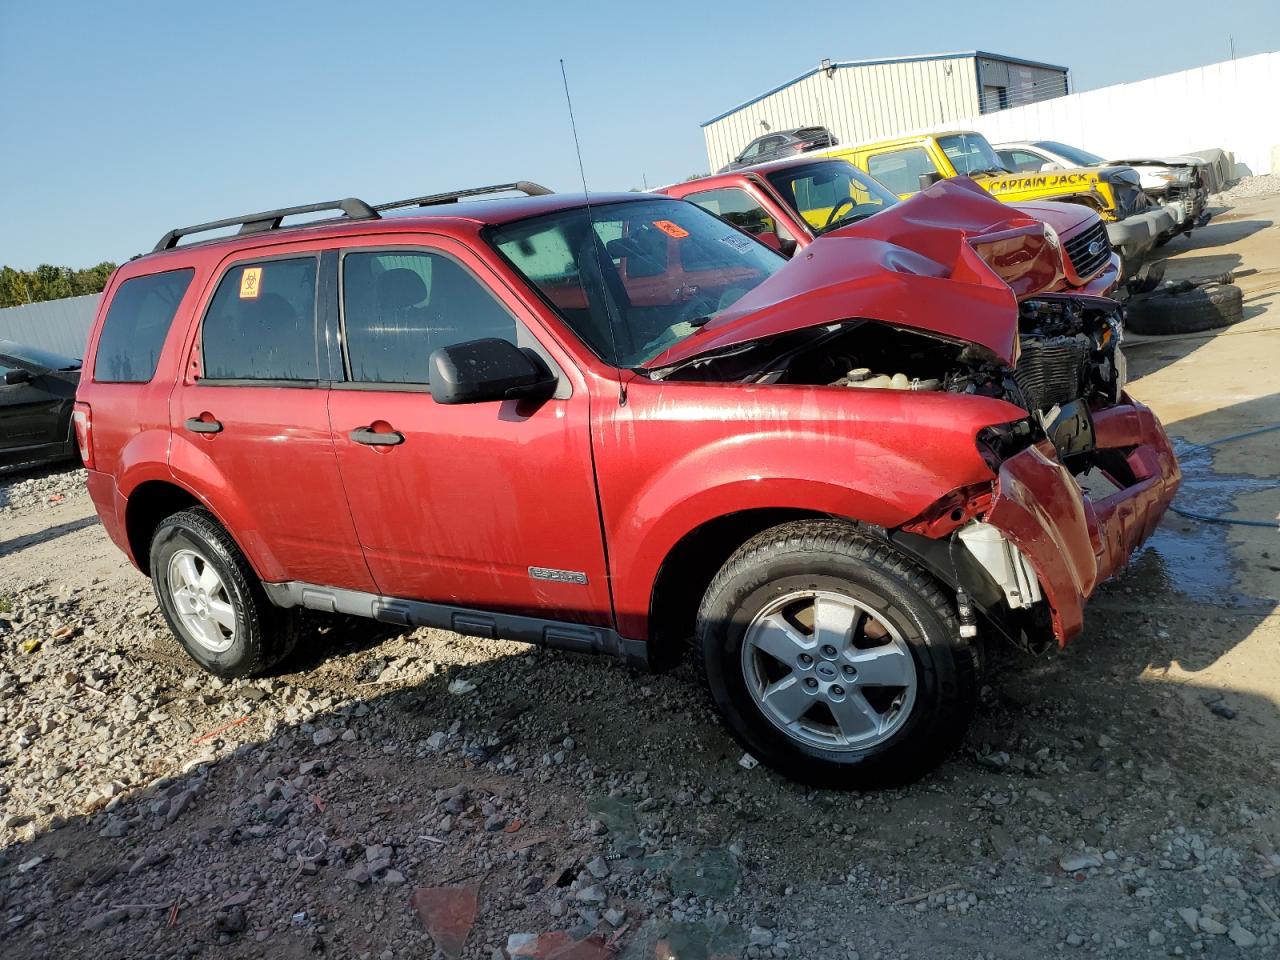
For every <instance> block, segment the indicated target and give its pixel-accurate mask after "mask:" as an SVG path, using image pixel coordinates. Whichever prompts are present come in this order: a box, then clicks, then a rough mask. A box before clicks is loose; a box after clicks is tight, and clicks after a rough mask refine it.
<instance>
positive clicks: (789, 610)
mask: <svg viewBox="0 0 1280 960" xmlns="http://www.w3.org/2000/svg"><path fill="white" fill-rule="evenodd" d="M810 594H812V596H813V597H814V599H815V601H816V603H818V604H821V605H822V609H823V610H824V612H823V613H822V614H821V617H822V619H823V620H824V621H826V622H828V623H829V624H831V625H832V630H831V632H829V633H828V634H827V635H826V636H825V637H823V638H822V640H826V639H830V638H833V637H837V636H839V637H843V640H842V641H839V642H840V643H842V644H843V646H842V647H841V649H840V650H839V651H836V655H835V656H834V657H828V655H827V654H826V653H824V652H822V651H823V649H824V648H825V647H827V646H828V644H826V643H824V642H821V641H819V638H818V635H817V633H816V632H814V633H812V634H811V635H810V636H808V637H805V636H804V635H803V628H804V609H805V604H806V603H808V600H807V597H808V596H809V595H810ZM795 598H799V599H795ZM792 604H795V606H792ZM855 608H856V610H855V616H856V615H857V614H858V611H860V612H861V616H862V618H863V619H862V620H861V621H860V622H861V623H862V626H860V627H859V626H857V625H856V624H857V623H858V622H859V621H857V620H854V621H853V622H852V623H853V626H852V627H851V628H849V629H848V630H847V631H846V632H845V633H843V634H842V633H840V630H841V624H842V623H843V620H842V619H841V618H842V617H844V616H846V615H848V614H849V611H850V610H854V609H855ZM817 610H818V606H817V605H815V606H814V607H813V612H812V613H811V614H810V615H809V619H810V622H811V623H812V622H813V621H814V620H816V619H817V618H818V613H817ZM771 611H772V612H771ZM780 620H781V621H784V622H786V623H787V624H788V625H789V626H790V627H791V628H792V629H791V631H790V632H786V631H778V630H776V629H774V627H773V626H772V624H776V623H778V622H779V621H780ZM797 627H798V628H799V629H798V630H797V629H796V628H797ZM873 627H874V630H873ZM783 633H785V634H786V636H787V637H788V638H789V637H791V636H792V634H795V633H799V634H800V636H801V639H802V640H804V641H805V642H809V643H812V644H813V645H812V646H811V647H808V648H805V649H808V650H809V651H811V652H812V654H813V655H812V656H811V657H810V660H811V661H813V666H811V667H803V666H799V660H802V659H803V657H804V656H806V655H807V654H805V653H800V654H798V658H799V659H798V660H797V661H796V663H797V667H796V668H795V669H791V670H790V676H791V677H792V678H794V680H795V683H800V682H803V683H804V684H806V685H810V686H812V684H811V681H812V683H813V684H817V685H818V687H820V688H821V692H820V695H816V696H812V697H811V699H812V702H813V704H814V706H813V707H811V708H804V709H807V710H808V712H807V713H805V714H804V715H803V716H801V717H800V718H799V720H797V721H796V722H795V725H794V726H795V727H798V728H799V729H796V728H784V725H783V720H782V719H780V718H779V716H778V712H777V711H775V712H773V713H772V714H771V712H770V711H771V710H774V708H772V707H769V708H767V707H766V706H765V705H764V703H765V701H766V699H768V698H766V697H763V696H762V695H761V692H760V691H761V688H762V687H763V688H764V689H765V690H766V691H774V693H771V694H770V696H772V697H775V699H773V700H769V702H770V703H776V702H778V701H777V700H776V696H775V695H776V692H777V691H779V690H781V691H782V692H784V693H788V694H790V695H792V696H793V698H798V696H799V694H798V693H797V692H796V691H797V689H798V688H797V687H796V686H795V683H791V684H789V685H788V675H787V672H786V671H787V668H785V667H783V662H784V661H783V660H781V659H776V658H775V653H772V652H771V653H764V652H763V650H762V649H761V647H760V646H759V644H760V643H768V645H770V646H771V647H772V646H773V645H774V644H773V642H772V640H770V639H769V638H775V639H776V638H777V637H778V636H781V635H782V634H783ZM753 638H755V639H754V640H753ZM761 638H764V639H761ZM697 642H698V645H699V647H700V652H701V663H702V666H703V670H704V672H705V678H706V682H707V686H708V689H709V690H710V693H711V698H712V700H713V701H714V703H715V706H716V708H717V710H718V711H719V713H720V715H721V717H722V718H723V720H724V722H725V724H726V725H727V726H728V728H729V730H730V732H731V733H732V734H733V735H734V737H735V738H736V739H737V740H738V741H739V742H740V743H741V744H742V745H743V747H745V748H746V750H747V751H748V752H750V753H751V754H752V755H753V756H755V757H756V758H757V759H759V760H761V761H762V762H764V763H766V764H768V765H769V766H770V767H772V768H774V769H775V770H777V771H779V772H780V773H782V774H784V775H786V776H788V777H790V778H792V779H794V780H799V781H801V782H804V783H808V784H812V785H816V786H823V787H840V788H868V787H885V786H894V785H900V784H904V783H909V782H911V781H913V780H916V779H918V778H919V777H921V776H923V775H924V774H925V773H927V772H928V771H929V770H931V769H932V768H933V767H934V766H936V765H937V764H938V763H940V762H941V761H942V760H943V759H944V758H945V757H946V756H947V755H948V754H950V753H951V752H952V751H953V750H954V749H955V748H956V747H957V746H959V744H960V742H961V741H962V739H963V738H964V734H965V731H966V729H967V728H968V726H969V723H970V721H971V720H972V718H973V713H974V709H975V707H976V704H977V700H978V681H979V674H980V671H979V655H978V650H977V648H976V647H975V646H974V644H973V643H972V642H971V641H969V640H965V639H962V638H961V637H960V632H959V626H958V624H957V621H956V617H955V614H954V612H953V610H952V605H951V602H950V600H949V599H948V597H947V595H946V594H944V592H943V590H942V588H941V586H940V585H939V583H938V582H937V581H936V580H934V579H933V578H931V577H930V576H928V575H927V574H926V573H924V571H922V570H920V569H919V568H917V567H916V566H915V565H914V564H913V563H911V562H910V561H908V560H907V559H906V558H905V557H903V556H902V555H901V554H899V553H898V552H897V551H895V550H894V549H893V548H892V547H890V546H888V545H887V544H885V543H883V542H881V541H878V540H876V539H873V538H871V537H869V536H867V535H865V534H863V533H861V532H860V531H858V530H857V528H855V527H853V526H851V525H850V524H847V523H840V522H836V521H825V520H822V521H800V522H796V523H787V524H783V525H781V526H778V527H774V528H772V529H770V530H766V531H765V532H764V533H761V534H760V535H758V536H756V537H755V538H753V539H752V540H749V541H748V542H747V543H745V544H744V545H743V546H742V547H741V548H740V549H739V550H738V551H737V552H736V553H735V554H734V555H733V556H732V557H730V558H729V560H728V561H727V562H726V563H725V565H724V567H723V568H722V569H721V570H720V572H719V574H717V575H716V577H715V579H714V580H713V581H712V582H711V586H710V587H708V589H707V592H706V595H705V597H704V598H703V602H702V606H701V609H700V610H699V612H698V623H697ZM789 644H790V640H789V639H788V640H784V641H782V646H783V647H785V649H786V651H787V655H788V656H790V655H791V653H792V652H793V651H794V650H796V649H801V648H797V647H793V646H790V645H789ZM835 645H836V644H834V643H833V644H831V645H830V646H832V647H834V646H835ZM744 651H745V652H744ZM858 658H870V659H858ZM871 659H874V661H875V665H878V666H874V668H873V664H872V663H871V662H870V660H871ZM846 660H849V661H850V662H846ZM850 666H853V668H854V673H855V674H856V678H855V679H854V680H853V681H849V682H845V683H842V684H841V685H839V686H837V684H836V683H835V682H834V681H833V680H832V677H833V672H835V673H834V675H835V677H836V680H839V679H840V675H839V674H838V671H847V670H848V669H849V668H850ZM884 668H888V672H887V673H886V672H885V669H884ZM823 670H826V671H827V672H826V674H825V675H820V673H819V672H820V671H823ZM876 672H879V673H881V674H882V676H881V679H882V680H886V679H889V678H890V675H892V679H894V680H895V681H896V680H897V679H898V678H899V676H900V677H901V678H902V679H904V680H909V682H910V683H911V684H914V689H912V688H911V687H909V686H904V687H903V688H902V689H900V690H899V689H897V684H896V682H895V683H893V684H891V685H888V686H876V685H875V683H874V681H875V679H876V677H875V673H876ZM908 674H909V676H908ZM844 676H845V678H846V679H847V677H848V676H849V674H845V675H844ZM868 677H870V678H871V682H870V683H868V679H867V678H868ZM850 684H852V686H850ZM864 684H868V685H864ZM779 685H782V686H779ZM814 689H817V688H814ZM855 693H856V694H860V695H861V698H862V699H861V701H858V700H857V699H856V697H855ZM793 702H795V701H794V700H793ZM798 702H801V703H805V702H808V701H803V700H800V701H798ZM859 702H860V703H861V704H863V706H855V703H859ZM895 704H896V709H895V706H894V705H895ZM867 705H869V706H871V707H872V711H873V713H874V714H876V715H877V716H881V717H882V720H881V721H880V723H881V726H879V727H872V729H871V730H869V731H868V732H867V733H866V734H865V735H863V734H861V733H858V734H857V735H851V734H849V733H848V732H847V731H846V728H845V726H844V725H843V723H842V721H840V720H837V719H836V717H837V713H836V711H837V710H838V711H839V713H840V715H841V716H843V717H845V718H846V720H848V719H849V718H850V717H852V720H853V723H852V727H857V726H858V725H860V724H862V723H863V721H865V720H866V719H867V716H868V714H867V713H865V706H867ZM781 712H783V713H786V712H787V711H781ZM790 712H795V711H794V710H792V711H790ZM828 720H829V721H832V722H825V721H828ZM840 741H843V742H840Z"/></svg>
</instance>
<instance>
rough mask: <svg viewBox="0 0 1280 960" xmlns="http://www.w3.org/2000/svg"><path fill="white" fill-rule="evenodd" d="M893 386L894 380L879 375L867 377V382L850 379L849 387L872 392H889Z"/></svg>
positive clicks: (881, 374)
mask: <svg viewBox="0 0 1280 960" xmlns="http://www.w3.org/2000/svg"><path fill="white" fill-rule="evenodd" d="M892 384H893V378H892V377H889V376H887V375H885V374H883V373H877V374H876V375H875V376H874V377H867V379H865V380H853V379H850V380H849V383H848V386H850V387H866V388H868V389H872V390H887V389H888V388H889V387H890V386H892Z"/></svg>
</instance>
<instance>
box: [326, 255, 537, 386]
mask: <svg viewBox="0 0 1280 960" xmlns="http://www.w3.org/2000/svg"><path fill="white" fill-rule="evenodd" d="M553 259H554V258H553ZM342 317H343V330H344V334H345V341H346V347H347V361H348V363H349V364H350V372H351V379H352V380H355V381H358V382H363V383H426V382H427V379H428V364H427V361H428V360H429V359H430V357H431V354H432V352H433V351H435V350H438V349H439V348H441V347H450V346H453V345H454V344H458V343H464V342H465V341H467V340H479V339H482V338H488V337H494V338H497V339H499V340H506V341H508V342H509V343H516V342H517V340H516V321H515V318H514V317H512V316H511V314H510V313H508V312H507V309H506V308H505V307H504V306H502V304H501V303H500V302H499V301H498V299H497V298H496V297H495V296H494V295H493V294H492V293H490V292H489V290H488V289H487V288H486V287H485V286H484V285H483V284H482V283H481V282H480V281H479V280H477V279H476V278H475V277H474V276H473V275H472V274H471V273H470V272H469V271H468V270H467V269H466V268H464V267H463V266H462V265H461V264H459V263H458V262H457V261H456V260H452V259H450V258H449V257H446V256H444V255H442V254H438V253H427V252H426V251H418V250H413V251H394V252H380V253H355V252H353V253H348V254H346V256H344V257H343V258H342Z"/></svg>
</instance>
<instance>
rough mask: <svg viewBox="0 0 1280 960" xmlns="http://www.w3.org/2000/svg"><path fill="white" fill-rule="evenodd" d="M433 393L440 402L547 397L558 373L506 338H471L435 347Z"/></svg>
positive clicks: (432, 364) (432, 378) (534, 355)
mask: <svg viewBox="0 0 1280 960" xmlns="http://www.w3.org/2000/svg"><path fill="white" fill-rule="evenodd" d="M428 363H429V364H430V367H431V396H432V398H433V399H434V400H435V402H436V403H483V402H485V401H487V400H547V399H550V397H551V396H552V395H553V394H554V393H555V392H556V377H555V374H553V373H552V372H551V371H550V370H548V369H547V365H546V364H545V363H543V362H542V358H541V357H539V356H538V355H537V354H536V353H534V352H533V351H532V350H529V349H522V348H520V347H517V346H516V345H515V344H513V343H509V342H507V341H506V340H498V339H492V338H490V339H485V340H468V341H466V342H465V343H455V344H454V345H453V346H450V347H441V348H440V349H439V350H433V351H432V353H431V359H430V360H429V361H428Z"/></svg>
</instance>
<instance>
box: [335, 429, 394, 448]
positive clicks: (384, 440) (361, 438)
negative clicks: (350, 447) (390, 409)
mask: <svg viewBox="0 0 1280 960" xmlns="http://www.w3.org/2000/svg"><path fill="white" fill-rule="evenodd" d="M347 436H349V437H350V438H351V439H352V440H354V441H355V442H356V443H363V444H364V445H365V446H367V447H394V446H397V445H399V444H402V443H404V434H403V433H400V432H399V431H398V430H389V431H387V432H386V433H378V432H377V431H376V430H370V429H369V428H368V427H356V428H355V429H354V430H352V431H351V432H350V433H349V434H347Z"/></svg>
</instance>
